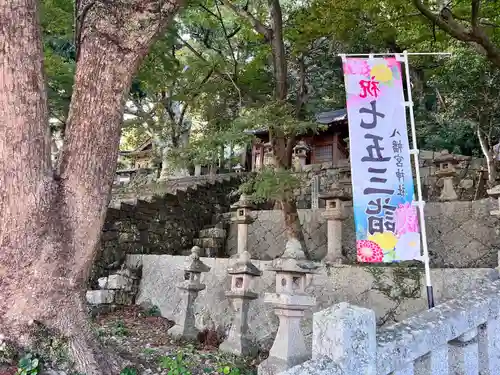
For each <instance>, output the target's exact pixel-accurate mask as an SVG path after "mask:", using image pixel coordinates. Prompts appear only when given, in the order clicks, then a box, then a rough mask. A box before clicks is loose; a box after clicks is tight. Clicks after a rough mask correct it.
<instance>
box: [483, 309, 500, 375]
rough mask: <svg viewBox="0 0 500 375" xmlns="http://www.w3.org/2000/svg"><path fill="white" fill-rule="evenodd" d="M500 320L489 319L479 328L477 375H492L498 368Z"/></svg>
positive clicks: (499, 357) (499, 360)
mask: <svg viewBox="0 0 500 375" xmlns="http://www.w3.org/2000/svg"><path fill="white" fill-rule="evenodd" d="M499 344H500V319H499V318H498V317H494V318H490V319H489V320H488V321H487V322H486V324H483V325H481V326H480V327H479V332H478V350H479V353H480V355H479V373H480V374H485V375H492V374H495V373H496V372H498V369H499V368H500V350H498V345H499Z"/></svg>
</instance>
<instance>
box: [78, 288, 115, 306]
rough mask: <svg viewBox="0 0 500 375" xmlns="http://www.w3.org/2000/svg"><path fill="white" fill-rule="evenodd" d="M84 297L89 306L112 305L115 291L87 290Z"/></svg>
mask: <svg viewBox="0 0 500 375" xmlns="http://www.w3.org/2000/svg"><path fill="white" fill-rule="evenodd" d="M85 297H86V299H87V302H88V303H89V304H91V305H101V304H107V303H113V300H114V297H115V291H114V290H108V289H101V290H87V293H86V295H85Z"/></svg>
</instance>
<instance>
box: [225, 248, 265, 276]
mask: <svg viewBox="0 0 500 375" xmlns="http://www.w3.org/2000/svg"><path fill="white" fill-rule="evenodd" d="M227 273H228V274H230V275H239V274H245V275H252V276H261V275H262V271H261V270H259V269H258V268H257V267H256V266H255V265H254V264H253V263H252V261H251V259H250V253H249V252H248V251H244V252H243V253H241V254H240V256H239V257H238V259H237V261H236V262H235V263H234V264H233V265H232V266H231V267H229V269H228V270H227Z"/></svg>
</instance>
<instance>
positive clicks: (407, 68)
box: [339, 51, 451, 309]
mask: <svg viewBox="0 0 500 375" xmlns="http://www.w3.org/2000/svg"><path fill="white" fill-rule="evenodd" d="M401 55H402V56H403V57H401ZM410 55H412V56H425V55H441V56H450V55H451V53H449V52H414V53H410V52H408V51H404V52H403V53H402V54H400V53H364V54H344V53H342V54H339V56H340V57H341V58H342V61H345V58H346V57H347V56H351V57H356V56H357V57H366V56H368V58H369V59H372V58H374V57H376V56H395V57H396V59H397V60H398V61H402V62H403V63H404V65H405V75H406V88H407V95H408V101H405V102H404V103H403V104H404V105H405V106H406V107H408V108H409V111H410V125H411V136H412V144H413V148H412V149H411V150H410V154H411V155H413V163H414V165H415V178H416V180H417V195H418V201H417V202H416V206H417V207H418V211H419V218H420V228H421V229H420V230H421V233H422V248H423V253H424V254H423V256H422V258H421V260H423V262H424V269H425V285H426V287H427V305H428V306H429V309H431V308H433V307H434V291H433V288H432V282H431V269H430V265H429V249H428V247H427V231H426V227H425V215H424V206H425V201H424V200H423V198H422V182H421V181H420V165H419V162H418V154H419V149H418V146H417V131H416V128H415V116H414V113H413V98H412V93H411V81H410V65H409V63H408V56H410Z"/></svg>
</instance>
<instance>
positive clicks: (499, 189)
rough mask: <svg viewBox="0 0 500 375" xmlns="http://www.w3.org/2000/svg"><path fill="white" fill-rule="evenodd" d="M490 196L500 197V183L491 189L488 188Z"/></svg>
mask: <svg viewBox="0 0 500 375" xmlns="http://www.w3.org/2000/svg"><path fill="white" fill-rule="evenodd" d="M487 193H488V195H489V196H490V197H493V198H499V197H500V185H496V186H493V187H492V188H491V189H488V190H487Z"/></svg>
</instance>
